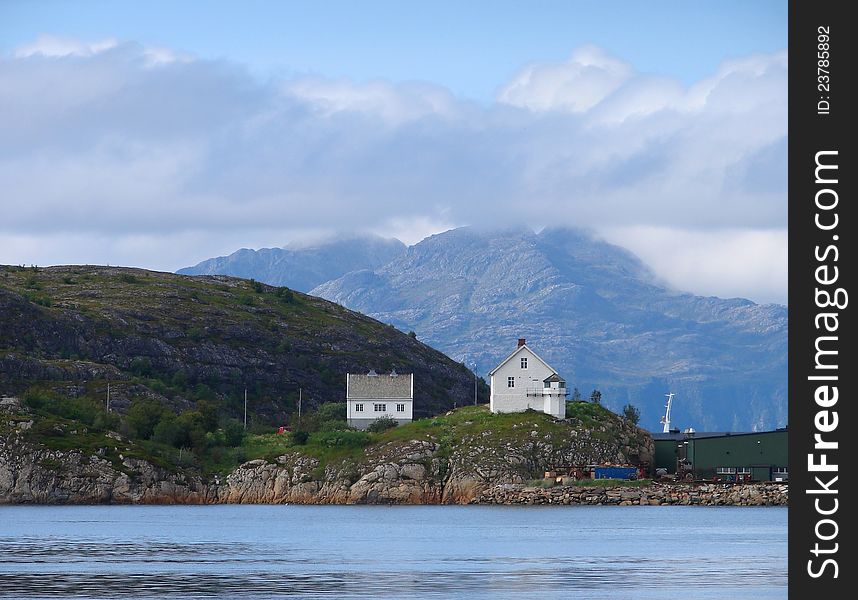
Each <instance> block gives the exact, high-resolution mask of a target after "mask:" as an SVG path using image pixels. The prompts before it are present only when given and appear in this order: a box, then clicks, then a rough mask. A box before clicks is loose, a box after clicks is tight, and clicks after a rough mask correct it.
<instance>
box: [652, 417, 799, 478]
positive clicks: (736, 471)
mask: <svg viewBox="0 0 858 600" xmlns="http://www.w3.org/2000/svg"><path fill="white" fill-rule="evenodd" d="M652 437H653V441H654V442H655V458H654V462H655V469H665V470H666V471H667V472H668V473H671V474H673V473H677V472H679V474H680V476H681V477H685V478H693V479H720V480H722V481H787V480H788V479H789V473H788V469H787V465H788V461H787V456H788V449H787V430H786V428H783V429H776V430H775V431H761V432H753V433H730V432H695V431H693V430H686V431H685V432H679V430H676V429H674V430H672V431H671V432H670V433H654V434H652Z"/></svg>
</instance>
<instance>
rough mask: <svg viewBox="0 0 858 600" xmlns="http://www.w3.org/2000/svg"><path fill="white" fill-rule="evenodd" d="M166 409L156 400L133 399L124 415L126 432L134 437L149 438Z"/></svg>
mask: <svg viewBox="0 0 858 600" xmlns="http://www.w3.org/2000/svg"><path fill="white" fill-rule="evenodd" d="M166 410H167V409H166V408H165V407H164V405H163V404H161V403H160V402H159V401H157V400H148V399H147V400H141V399H136V400H133V401H132V402H131V406H130V407H129V408H128V413H127V414H126V415H125V425H126V426H127V427H128V433H129V434H130V435H131V437H134V438H139V439H144V440H148V439H150V438H151V437H152V435H153V434H154V433H155V427H156V426H157V425H158V422H159V421H161V418H162V417H163V416H164V412H165V411H166Z"/></svg>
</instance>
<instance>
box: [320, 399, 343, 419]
mask: <svg viewBox="0 0 858 600" xmlns="http://www.w3.org/2000/svg"><path fill="white" fill-rule="evenodd" d="M316 413H317V414H318V416H319V422H320V423H324V422H325V421H345V420H346V403H345V402H325V403H324V404H322V405H321V406H320V407H319V408H318V410H317V411H316Z"/></svg>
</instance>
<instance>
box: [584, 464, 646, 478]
mask: <svg viewBox="0 0 858 600" xmlns="http://www.w3.org/2000/svg"><path fill="white" fill-rule="evenodd" d="M595 474H596V479H637V478H638V470H637V467H596V469H595Z"/></svg>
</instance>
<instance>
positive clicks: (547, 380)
mask: <svg viewBox="0 0 858 600" xmlns="http://www.w3.org/2000/svg"><path fill="white" fill-rule="evenodd" d="M543 381H544V382H545V383H554V382H555V381H562V382H563V383H566V380H565V379H563V378H562V377H561V376H560V375H558V374H557V373H554V374H553V375H549V376H548V377H546V378H545V379H543Z"/></svg>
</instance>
